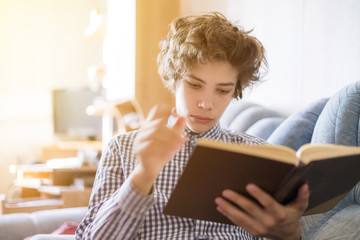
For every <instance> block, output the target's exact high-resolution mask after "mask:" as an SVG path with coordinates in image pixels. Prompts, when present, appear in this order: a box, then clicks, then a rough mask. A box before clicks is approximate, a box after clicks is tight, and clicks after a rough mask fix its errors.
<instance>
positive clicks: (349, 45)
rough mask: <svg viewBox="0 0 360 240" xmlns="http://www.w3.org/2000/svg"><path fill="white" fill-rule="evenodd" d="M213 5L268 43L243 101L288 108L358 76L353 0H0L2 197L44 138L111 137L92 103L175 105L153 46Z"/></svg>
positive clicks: (358, 13) (359, 21) (359, 16)
mask: <svg viewBox="0 0 360 240" xmlns="http://www.w3.org/2000/svg"><path fill="white" fill-rule="evenodd" d="M208 11H219V12H221V13H223V14H224V15H225V16H227V17H228V18H229V19H230V20H232V21H237V22H238V24H239V25H241V26H243V27H244V28H245V29H246V30H250V29H254V30H253V35H254V36H256V37H257V38H258V39H259V40H260V41H261V42H262V43H263V45H264V46H265V49H266V51H267V58H268V62H269V71H268V74H267V75H266V76H265V79H264V82H263V83H262V84H261V85H259V86H256V87H254V88H253V89H252V90H251V91H248V92H247V93H246V94H245V97H244V99H246V100H250V101H254V102H257V103H260V104H263V105H265V106H266V107H268V108H270V109H275V110H277V111H280V112H282V113H284V114H291V113H292V112H294V111H295V110H297V109H299V108H301V107H303V106H304V105H306V104H308V103H310V102H311V101H313V100H315V99H319V98H321V97H329V96H331V95H333V94H334V93H335V92H336V91H337V90H338V89H340V88H341V87H343V86H345V85H346V84H347V83H350V82H353V81H357V80H360V67H359V66H360V1H358V0H191V1H190V0H172V1H168V0H136V1H135V0H126V1H125V0H123V1H120V0H31V1H27V0H0V175H1V178H2V181H1V183H0V193H7V191H8V190H9V187H10V186H12V185H13V182H14V179H15V178H16V166H17V165H20V164H24V163H35V162H39V161H40V162H41V161H42V159H41V158H42V155H43V150H44V147H45V146H48V145H51V144H54V143H57V142H63V141H69V140H71V141H72V140H76V141H94V140H98V141H107V140H108V138H109V137H111V135H112V134H113V133H114V132H113V131H112V128H111V127H112V124H113V123H112V122H111V121H109V122H106V120H109V119H105V118H104V115H103V114H102V113H103V112H101V111H100V113H98V114H91V113H89V112H88V113H86V109H87V107H88V106H90V105H93V106H102V107H103V106H104V104H105V105H106V104H107V103H109V102H114V101H115V102H116V101H122V100H124V99H136V100H137V102H138V103H139V105H140V107H141V109H142V111H143V113H144V115H146V113H147V112H148V110H149V109H150V108H151V107H152V106H153V105H154V104H156V103H159V102H171V103H174V101H173V97H172V95H171V94H170V93H168V92H167V91H166V90H164V89H163V87H162V83H161V80H160V78H159V76H158V74H157V67H156V55H157V53H158V50H159V48H158V42H159V40H160V39H161V38H162V37H163V36H164V35H165V34H166V32H167V29H168V24H169V23H170V21H171V20H172V19H173V18H175V17H178V16H183V15H188V14H199V13H204V12H208ZM95 112H96V111H95ZM74 121H75V122H74ZM105 122H106V126H107V127H108V129H106V128H104V123H105ZM109 129H110V130H111V131H110V130H109ZM106 131H110V133H109V132H106ZM105 132H106V137H104V133H105ZM11 166H12V167H11ZM9 168H10V169H9ZM12 168H13V169H12ZM11 169H12V170H11Z"/></svg>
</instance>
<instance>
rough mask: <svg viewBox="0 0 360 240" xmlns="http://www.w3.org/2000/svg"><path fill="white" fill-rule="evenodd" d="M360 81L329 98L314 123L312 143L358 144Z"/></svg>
mask: <svg viewBox="0 0 360 240" xmlns="http://www.w3.org/2000/svg"><path fill="white" fill-rule="evenodd" d="M359 116H360V81H358V82H353V83H351V84H349V85H347V86H346V87H344V88H343V89H341V90H340V91H339V92H337V93H336V94H335V95H334V96H332V97H331V98H330V100H329V101H328V103H327V104H326V106H325V107H324V110H323V111H322V113H321V115H320V116H319V119H318V121H317V123H316V126H315V129H314V134H313V137H312V139H311V142H312V143H333V144H342V145H350V146H359V134H360V133H359Z"/></svg>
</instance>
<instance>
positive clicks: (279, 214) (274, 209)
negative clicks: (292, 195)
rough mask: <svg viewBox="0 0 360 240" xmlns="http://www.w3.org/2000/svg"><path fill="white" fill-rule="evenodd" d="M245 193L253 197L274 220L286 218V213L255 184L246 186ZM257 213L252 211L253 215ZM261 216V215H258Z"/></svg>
mask: <svg viewBox="0 0 360 240" xmlns="http://www.w3.org/2000/svg"><path fill="white" fill-rule="evenodd" d="M246 191H247V192H248V193H249V194H250V195H251V196H252V197H254V198H255V199H256V200H257V201H258V202H259V204H260V205H261V206H263V207H264V210H265V211H266V212H268V213H269V214H270V215H272V216H274V217H275V218H276V219H283V218H285V216H286V212H285V210H284V208H283V206H282V205H281V204H280V203H278V202H277V201H276V200H275V199H274V198H273V197H272V196H270V195H269V194H268V193H266V192H265V191H263V190H262V189H261V188H259V187H258V186H256V185H255V184H248V185H247V186H246ZM257 213H258V212H256V211H254V212H253V214H257ZM259 214H262V213H259Z"/></svg>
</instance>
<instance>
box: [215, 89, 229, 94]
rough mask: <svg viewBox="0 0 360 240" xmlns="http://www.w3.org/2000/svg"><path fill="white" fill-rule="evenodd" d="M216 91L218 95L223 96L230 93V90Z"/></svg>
mask: <svg viewBox="0 0 360 240" xmlns="http://www.w3.org/2000/svg"><path fill="white" fill-rule="evenodd" d="M217 91H218V92H219V93H220V94H223V95H226V94H229V93H230V92H231V90H228V89H221V88H219V89H218V90H217Z"/></svg>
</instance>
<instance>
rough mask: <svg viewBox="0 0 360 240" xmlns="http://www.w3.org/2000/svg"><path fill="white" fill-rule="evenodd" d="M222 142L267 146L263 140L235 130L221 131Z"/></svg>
mask: <svg viewBox="0 0 360 240" xmlns="http://www.w3.org/2000/svg"><path fill="white" fill-rule="evenodd" d="M221 140H222V141H225V142H232V143H241V144H255V145H261V144H262V145H263V144H268V143H267V142H266V141H265V140H264V139H262V138H259V137H255V136H251V135H249V134H246V133H244V132H240V131H236V130H227V129H222V139H221Z"/></svg>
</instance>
